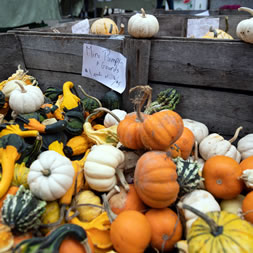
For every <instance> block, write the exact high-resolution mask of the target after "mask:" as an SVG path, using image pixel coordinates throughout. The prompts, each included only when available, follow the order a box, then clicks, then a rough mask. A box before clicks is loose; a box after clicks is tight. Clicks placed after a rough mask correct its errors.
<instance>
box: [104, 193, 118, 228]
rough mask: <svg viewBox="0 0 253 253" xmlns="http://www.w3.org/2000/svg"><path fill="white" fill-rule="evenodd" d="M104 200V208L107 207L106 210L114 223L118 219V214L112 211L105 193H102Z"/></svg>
mask: <svg viewBox="0 0 253 253" xmlns="http://www.w3.org/2000/svg"><path fill="white" fill-rule="evenodd" d="M102 200H103V203H104V208H105V211H106V213H107V215H108V218H109V220H110V222H111V223H112V222H113V221H114V220H115V219H116V217H117V215H116V214H115V213H114V212H113V211H112V209H111V207H110V205H109V202H108V200H107V197H106V194H105V193H104V194H102Z"/></svg>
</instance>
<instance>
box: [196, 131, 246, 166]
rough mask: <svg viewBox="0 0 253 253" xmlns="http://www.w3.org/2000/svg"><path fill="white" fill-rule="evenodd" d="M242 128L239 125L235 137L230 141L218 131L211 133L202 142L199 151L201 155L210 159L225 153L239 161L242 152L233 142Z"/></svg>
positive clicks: (205, 158)
mask: <svg viewBox="0 0 253 253" xmlns="http://www.w3.org/2000/svg"><path fill="white" fill-rule="evenodd" d="M241 129H242V127H239V128H238V129H237V130H236V132H235V135H234V136H233V138H231V139H230V140H229V141H227V140H225V139H224V138H223V137H222V136H221V135H219V134H217V133H212V134H209V135H208V136H207V137H205V138H204V139H203V140H202V141H201V142H200V145H199V153H200V155H201V157H202V158H203V159H204V160H208V159H209V158H211V157H213V156H215V155H224V156H229V157H231V158H233V159H235V160H236V161H237V162H238V163H239V162H240V161H241V154H240V152H239V151H238V150H237V149H236V147H235V146H234V145H232V144H231V143H232V142H233V141H235V140H236V139H237V137H238V134H239V132H240V130H241Z"/></svg>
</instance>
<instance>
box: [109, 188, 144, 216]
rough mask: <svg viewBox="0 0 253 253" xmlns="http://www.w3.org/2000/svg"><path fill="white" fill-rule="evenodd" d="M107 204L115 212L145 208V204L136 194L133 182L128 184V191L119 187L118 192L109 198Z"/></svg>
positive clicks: (142, 209)
mask: <svg viewBox="0 0 253 253" xmlns="http://www.w3.org/2000/svg"><path fill="white" fill-rule="evenodd" d="M109 204H110V207H111V209H112V211H113V212H114V213H116V214H119V213H121V212H122V211H124V210H136V211H144V210H145V205H144V203H143V202H142V200H141V199H140V197H139V196H138V194H137V192H136V190H135V187H134V184H129V191H128V192H126V191H125V189H124V188H123V187H120V192H119V193H117V194H115V195H113V196H112V197H111V198H110V199H109Z"/></svg>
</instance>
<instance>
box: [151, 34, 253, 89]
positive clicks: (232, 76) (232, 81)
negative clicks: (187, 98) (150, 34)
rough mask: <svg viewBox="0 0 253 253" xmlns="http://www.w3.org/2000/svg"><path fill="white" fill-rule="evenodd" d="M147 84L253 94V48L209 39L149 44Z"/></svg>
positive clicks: (157, 40) (179, 39)
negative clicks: (182, 85)
mask: <svg viewBox="0 0 253 253" xmlns="http://www.w3.org/2000/svg"><path fill="white" fill-rule="evenodd" d="M151 43H152V44H151V53H150V63H149V64H150V67H149V68H150V69H149V80H150V81H154V82H165V83H181V84H187V85H194V86H205V87H217V88H226V89H235V90H245V91H253V85H252V80H253V68H252V67H251V62H252V59H253V45H252V44H247V43H244V42H240V41H238V40H233V41H228V40H227V41H225V40H223V41H221V40H219V41H218V40H209V39H189V38H188V39H183V38H170V39H166V38H164V39H162V38H160V39H153V40H151Z"/></svg>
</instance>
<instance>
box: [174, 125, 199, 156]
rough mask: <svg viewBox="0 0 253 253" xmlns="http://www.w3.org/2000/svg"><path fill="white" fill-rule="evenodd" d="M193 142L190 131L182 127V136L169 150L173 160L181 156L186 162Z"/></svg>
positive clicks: (193, 138)
mask: <svg viewBox="0 0 253 253" xmlns="http://www.w3.org/2000/svg"><path fill="white" fill-rule="evenodd" d="M194 141H195V137H194V134H193V133H192V131H191V130H190V129H189V128H187V127H184V130H183V133H182V135H181V136H180V137H179V139H178V140H177V141H176V142H175V143H173V144H172V145H171V147H170V148H169V151H171V153H172V157H173V158H175V157H178V156H181V157H182V158H183V159H184V160H187V159H188V158H189V156H190V154H191V152H192V149H193V146H194ZM177 150H178V151H177ZM176 151H177V152H176Z"/></svg>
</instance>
